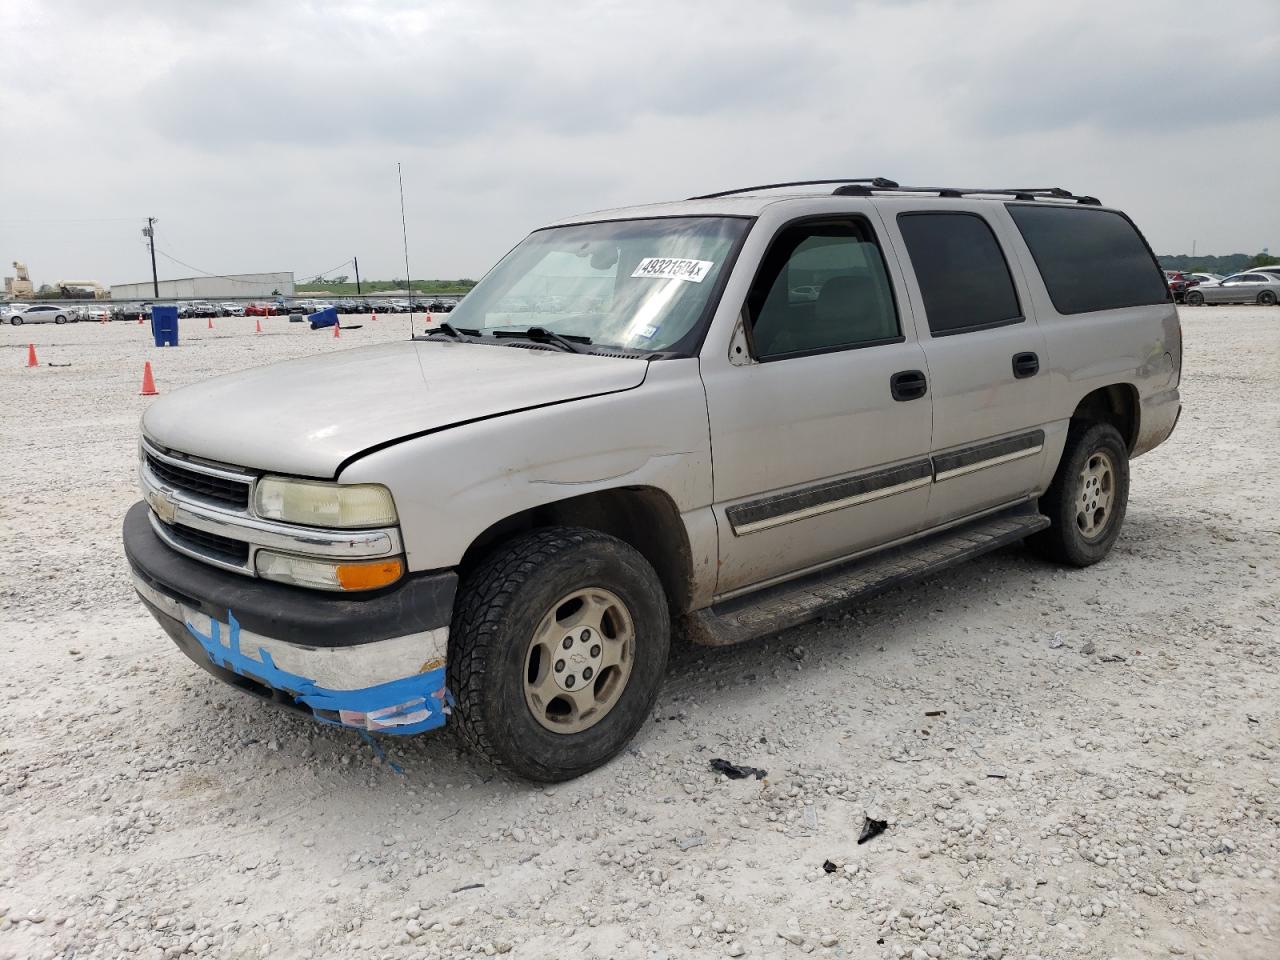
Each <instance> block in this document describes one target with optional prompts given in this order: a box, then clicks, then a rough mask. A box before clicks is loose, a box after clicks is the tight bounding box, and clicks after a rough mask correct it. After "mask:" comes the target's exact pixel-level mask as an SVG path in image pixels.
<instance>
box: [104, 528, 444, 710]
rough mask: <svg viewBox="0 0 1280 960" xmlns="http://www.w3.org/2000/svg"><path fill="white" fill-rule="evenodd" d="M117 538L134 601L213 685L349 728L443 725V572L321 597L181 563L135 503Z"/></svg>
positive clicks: (186, 560)
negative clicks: (138, 599)
mask: <svg viewBox="0 0 1280 960" xmlns="http://www.w3.org/2000/svg"><path fill="white" fill-rule="evenodd" d="M123 533H124V547H125V556H126V557H127V559H128V561H129V565H130V567H131V568H132V570H133V580H134V586H135V588H136V589H137V591H138V595H139V597H141V599H142V601H143V603H144V604H145V606H146V607H147V609H148V610H149V611H150V612H151V614H152V616H154V617H155V618H156V620H157V621H159V623H160V625H161V626H162V627H163V628H164V630H165V632H166V633H168V634H169V636H170V637H171V638H172V639H173V641H174V643H176V644H177V645H178V647H179V648H180V649H181V650H182V651H183V652H184V653H186V654H187V656H188V657H190V658H191V659H192V660H194V661H195V662H196V663H197V664H199V665H200V666H201V667H203V668H204V669H206V670H208V671H209V672H210V673H212V674H214V675H215V676H217V677H219V678H220V679H222V680H224V681H226V682H228V683H230V684H232V685H234V686H236V687H239V688H240V689H242V690H246V691H247V692H250V693H255V694H258V695H260V696H263V697H266V698H268V699H271V700H273V701H274V702H276V703H279V704H282V705H285V706H291V707H297V708H300V709H303V710H306V711H308V712H310V713H311V714H312V715H313V716H315V718H316V719H317V720H320V721H322V722H325V723H333V724H339V725H342V726H349V727H354V728H356V729H363V730H376V731H379V732H384V733H395V734H410V733H419V732H421V731H424V730H431V729H433V728H435V727H439V726H441V725H442V724H443V723H444V722H445V718H446V716H447V714H448V702H449V696H448V693H447V692H446V690H445V656H446V652H447V647H448V638H449V620H450V617H451V615H452V608H453V595H454V592H455V591H456V589H457V582H458V578H457V575H456V574H455V573H453V572H452V571H446V572H443V573H436V574H429V575H419V576H413V577H410V578H408V579H406V580H404V581H402V582H401V583H399V584H397V585H395V586H393V587H389V588H387V589H386V590H381V591H376V592H373V593H371V594H368V595H363V596H346V595H341V594H328V593H323V592H320V591H309V590H302V589H299V588H296V587H289V586H285V585H283V584H276V583H269V582H266V581H261V580H251V579H248V578H246V577H243V576H241V575H238V574H235V573H230V572H224V571H221V570H217V569H215V568H213V567H210V566H208V565H206V564H203V563H200V562H199V561H196V560H192V559H190V558H188V557H185V556H183V555H182V554H179V553H177V552H176V551H174V550H172V549H170V548H169V547H168V546H166V545H165V543H164V542H163V541H161V540H160V538H159V537H158V536H157V535H156V533H155V531H154V530H153V529H152V526H151V522H150V520H149V519H148V507H147V505H146V504H145V503H138V504H135V505H134V506H133V507H132V508H131V509H130V510H129V512H128V513H127V514H126V515H125V520H124V531H123Z"/></svg>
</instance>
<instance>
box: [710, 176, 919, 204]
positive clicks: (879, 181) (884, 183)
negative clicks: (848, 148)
mask: <svg viewBox="0 0 1280 960" xmlns="http://www.w3.org/2000/svg"><path fill="white" fill-rule="evenodd" d="M832 183H848V184H854V183H866V184H870V185H871V186H872V187H873V188H875V189H876V190H897V189H898V184H897V182H896V181H894V180H890V179H889V178H888V177H862V178H858V177H838V178H836V179H835V180H791V181H788V182H787V183H761V184H758V185H757V186H754V187H738V188H737V189H736V190H721V191H719V192H718V193H704V194H702V195H701V196H699V197H689V199H690V200H715V199H718V198H719V197H731V196H733V195H734V194H735V193H755V192H756V191H757V190H777V189H780V188H782V187H820V186H827V185H829V184H832ZM839 192H840V191H839V190H837V191H836V193H839Z"/></svg>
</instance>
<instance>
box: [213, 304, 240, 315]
mask: <svg viewBox="0 0 1280 960" xmlns="http://www.w3.org/2000/svg"><path fill="white" fill-rule="evenodd" d="M218 306H219V307H220V308H221V309H222V315H223V316H224V317H243V316H244V304H243V303H220V304H218Z"/></svg>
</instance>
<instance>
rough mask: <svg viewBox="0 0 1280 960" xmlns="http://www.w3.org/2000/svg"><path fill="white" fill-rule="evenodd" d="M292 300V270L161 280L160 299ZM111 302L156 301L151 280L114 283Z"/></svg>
mask: <svg viewBox="0 0 1280 960" xmlns="http://www.w3.org/2000/svg"><path fill="white" fill-rule="evenodd" d="M275 296H281V297H292V296H293V271H289V272H287V273H237V274H233V275H230V276H226V277H186V278H184V279H181V280H161V281H160V296H159V299H160V300H223V299H226V298H227V297H275ZM111 299H112V300H155V299H157V297H156V295H155V290H154V288H153V287H152V285H151V281H150V280H145V281H143V282H142V283H113V284H112V285H111Z"/></svg>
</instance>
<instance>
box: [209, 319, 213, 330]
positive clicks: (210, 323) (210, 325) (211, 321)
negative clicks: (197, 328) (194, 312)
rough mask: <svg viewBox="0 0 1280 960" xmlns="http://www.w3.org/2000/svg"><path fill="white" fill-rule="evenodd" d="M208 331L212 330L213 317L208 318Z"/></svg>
mask: <svg viewBox="0 0 1280 960" xmlns="http://www.w3.org/2000/svg"><path fill="white" fill-rule="evenodd" d="M209 329H210V330H212V329H213V317H210V318H209Z"/></svg>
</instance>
